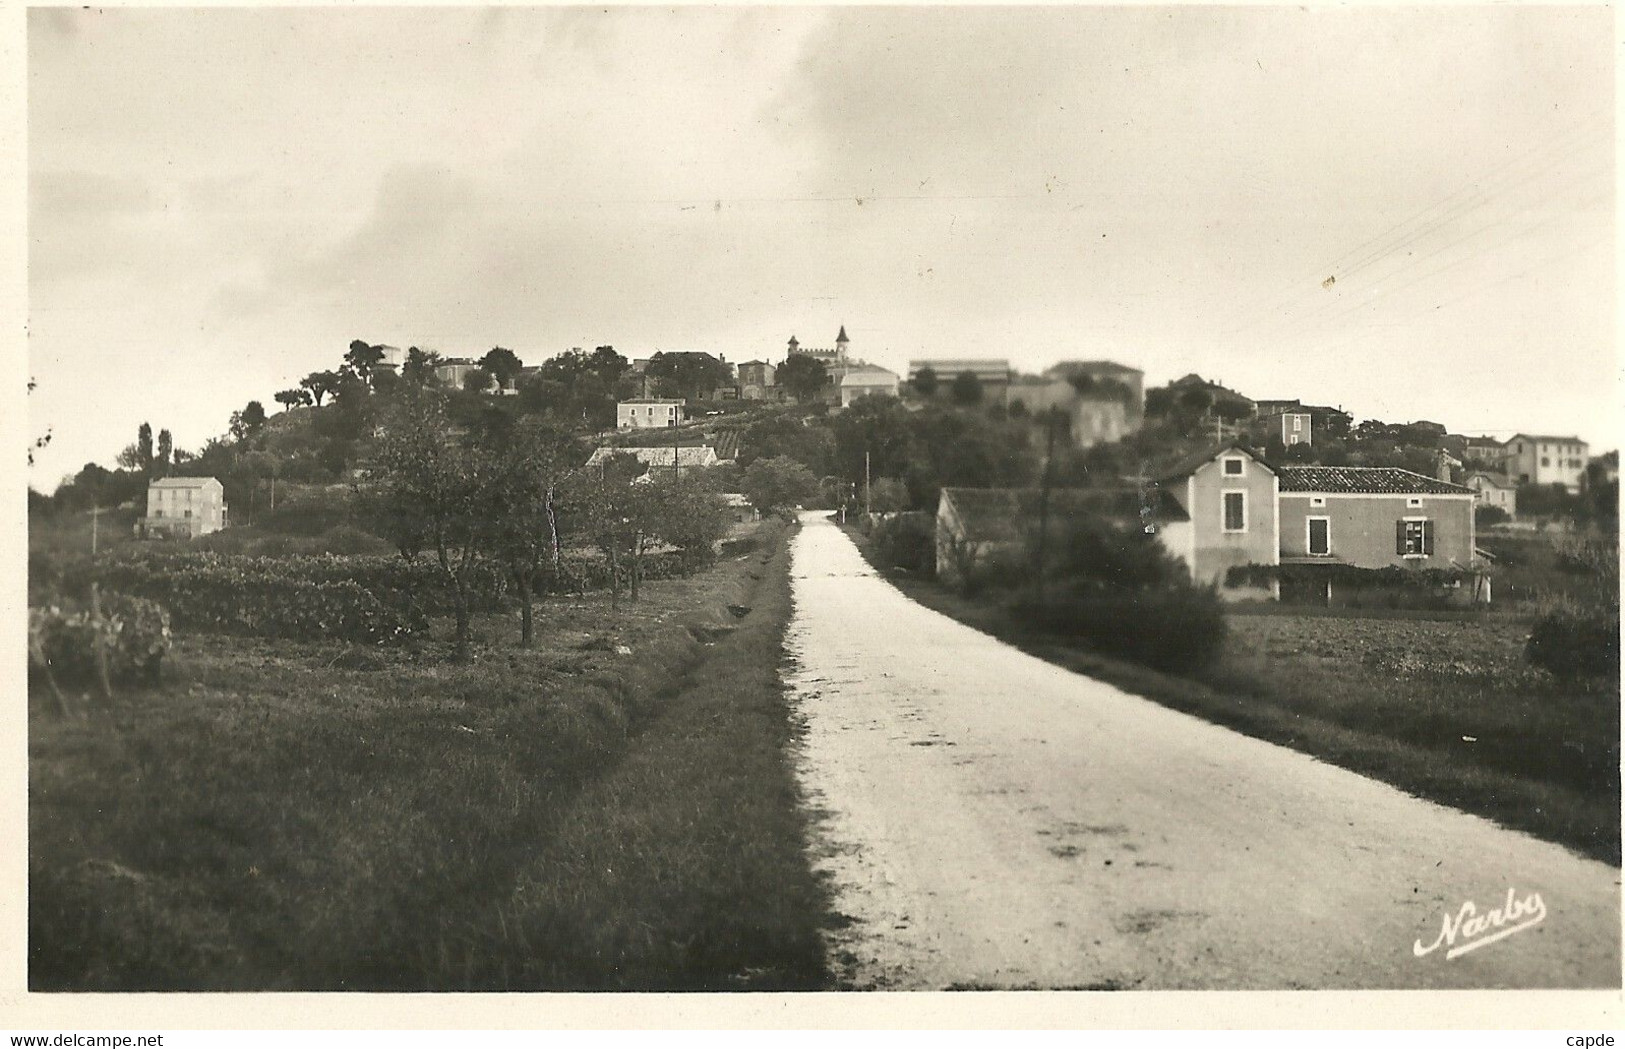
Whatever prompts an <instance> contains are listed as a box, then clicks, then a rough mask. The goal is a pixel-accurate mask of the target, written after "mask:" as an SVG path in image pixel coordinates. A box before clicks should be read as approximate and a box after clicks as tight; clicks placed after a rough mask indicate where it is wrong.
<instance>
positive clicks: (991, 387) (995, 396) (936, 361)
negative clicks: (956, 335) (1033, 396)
mask: <svg viewBox="0 0 1625 1049" xmlns="http://www.w3.org/2000/svg"><path fill="white" fill-rule="evenodd" d="M927 369H930V371H931V372H932V373H933V374H935V375H936V377H937V386H938V387H939V388H940V389H942V390H947V389H949V388H950V387H951V386H952V385H953V382H954V380H955V379H957V378H959V377H960V376H961V375H963V374H964V373H966V372H970V373H971V374H972V375H974V376H976V381H977V382H979V383H981V386H982V399H983V400H984V401H987V402H988V403H992V404H1008V403H1009V400H1008V393H1009V389H1010V378H1011V372H1010V361H1009V360H1008V359H1006V358H997V359H992V358H980V357H978V358H971V357H931V358H925V359H922V360H912V361H909V362H908V381H909V382H911V383H912V382H914V381H915V380H916V379H918V378H919V377H920V373H921V372H922V371H925V370H927Z"/></svg>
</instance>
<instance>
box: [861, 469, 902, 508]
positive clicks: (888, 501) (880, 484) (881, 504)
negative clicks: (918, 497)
mask: <svg viewBox="0 0 1625 1049" xmlns="http://www.w3.org/2000/svg"><path fill="white" fill-rule="evenodd" d="M908 505H909V496H908V487H907V486H906V485H904V484H903V482H902V481H899V480H898V479H897V478H895V477H882V478H880V479H878V480H875V481H872V482H871V483H870V485H869V509H870V510H873V511H874V512H875V513H889V512H891V511H893V510H907V509H908Z"/></svg>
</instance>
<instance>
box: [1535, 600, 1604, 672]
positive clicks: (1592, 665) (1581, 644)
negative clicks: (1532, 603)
mask: <svg viewBox="0 0 1625 1049" xmlns="http://www.w3.org/2000/svg"><path fill="white" fill-rule="evenodd" d="M1524 657H1525V658H1526V659H1528V660H1529V662H1530V663H1532V664H1534V665H1535V666H1538V667H1545V668H1546V669H1547V670H1549V671H1551V672H1552V673H1553V674H1555V675H1557V676H1558V677H1565V678H1575V677H1599V678H1610V679H1617V678H1618V677H1619V610H1618V609H1615V608H1584V609H1582V608H1573V607H1566V608H1558V609H1556V610H1554V611H1552V612H1549V613H1547V614H1546V615H1544V616H1542V617H1541V618H1540V619H1538V620H1537V621H1536V622H1535V626H1534V629H1533V630H1532V631H1530V634H1529V642H1528V644H1527V645H1526V646H1525V648H1524Z"/></svg>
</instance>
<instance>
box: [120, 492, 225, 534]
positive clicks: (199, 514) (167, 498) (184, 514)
mask: <svg viewBox="0 0 1625 1049" xmlns="http://www.w3.org/2000/svg"><path fill="white" fill-rule="evenodd" d="M226 523H227V517H226V491H225V489H224V488H223V487H222V486H221V484H220V482H219V481H217V480H215V479H214V478H213V477H161V478H159V479H158V480H156V481H153V482H152V483H151V484H149V485H147V513H146V516H145V517H143V518H142V519H141V521H140V522H139V525H138V529H137V531H138V533H139V534H140V535H141V536H143V537H144V538H149V539H157V538H161V537H177V538H186V539H195V538H196V537H198V536H200V535H208V534H209V533H210V532H218V531H220V529H222V528H224V527H226Z"/></svg>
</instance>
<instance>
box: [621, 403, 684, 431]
mask: <svg viewBox="0 0 1625 1049" xmlns="http://www.w3.org/2000/svg"><path fill="white" fill-rule="evenodd" d="M682 421H683V402H682V401H681V400H676V399H672V398H666V397H640V398H637V399H636V400H631V401H621V402H620V403H618V404H616V405H615V428H616V429H617V430H645V429H648V428H650V427H670V426H676V425H677V424H678V423H680V422H682Z"/></svg>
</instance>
